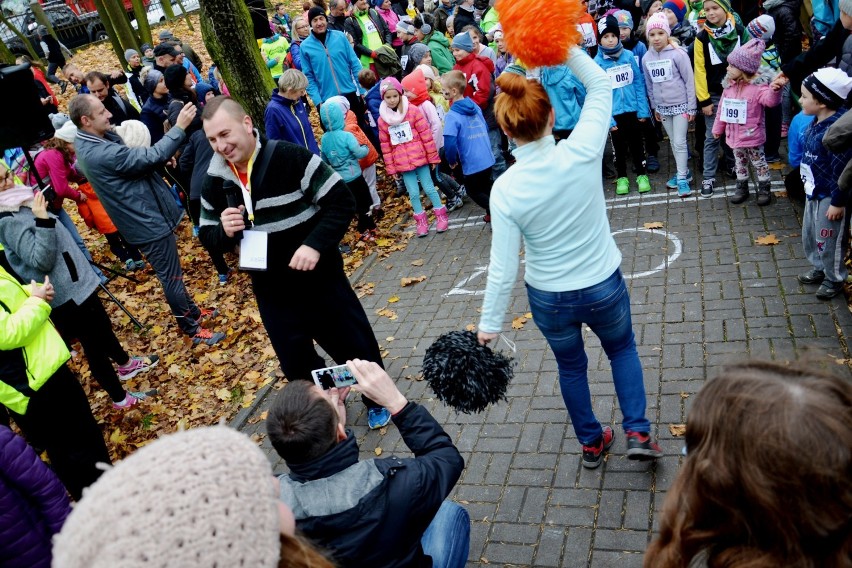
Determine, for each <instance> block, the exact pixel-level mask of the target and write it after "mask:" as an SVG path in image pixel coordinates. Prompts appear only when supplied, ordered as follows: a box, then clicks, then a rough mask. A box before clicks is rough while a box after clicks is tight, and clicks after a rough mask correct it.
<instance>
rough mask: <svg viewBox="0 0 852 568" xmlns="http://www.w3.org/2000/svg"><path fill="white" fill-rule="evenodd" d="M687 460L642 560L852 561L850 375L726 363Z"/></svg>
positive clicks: (703, 405) (692, 427)
mask: <svg viewBox="0 0 852 568" xmlns="http://www.w3.org/2000/svg"><path fill="white" fill-rule="evenodd" d="M686 446H687V450H688V452H689V455H688V456H687V457H686V459H685V461H684V464H683V467H682V468H681V470H680V472H679V474H678V476H677V478H676V479H675V482H674V484H673V485H672V488H671V490H670V492H669V496H668V498H667V499H666V503H665V507H664V510H663V515H662V518H661V522H660V536H659V538H658V539H657V540H655V541H654V542H652V543H651V545H650V546H649V548H648V550H647V552H646V554H645V566H646V567H654V568H673V567H685V566H687V565H688V564H689V563H690V562H691V561H692V560H693V559H694V558H695V557H696V556H701V555H706V563H707V566H709V567H710V568H717V567H726V568H728V567H737V568H745V567H748V568H764V567H765V568H770V567H771V568H776V567H779V566H784V567H797V568H840V567H847V568H848V567H849V566H852V560H850V559H852V482H850V481H852V383H850V382H849V380H848V379H841V378H838V377H833V376H830V375H825V374H821V373H820V372H819V371H817V370H815V369H813V368H809V369H806V368H804V367H801V368H800V367H795V366H782V365H779V364H776V363H765V362H751V363H744V364H740V365H735V366H732V367H729V368H726V369H725V370H724V371H723V372H722V374H721V375H720V376H719V377H718V378H715V379H713V380H711V381H709V382H708V383H707V384H706V385H705V386H704V388H703V389H702V390H701V392H699V393H698V395H697V396H696V397H695V402H694V404H693V406H692V409H691V410H690V413H689V420H688V421H687V426H686Z"/></svg>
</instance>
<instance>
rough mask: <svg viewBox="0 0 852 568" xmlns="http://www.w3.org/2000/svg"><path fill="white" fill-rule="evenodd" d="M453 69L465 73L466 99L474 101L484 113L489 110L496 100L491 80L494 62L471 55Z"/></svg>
mask: <svg viewBox="0 0 852 568" xmlns="http://www.w3.org/2000/svg"><path fill="white" fill-rule="evenodd" d="M453 69H455V70H457V71H461V72H462V73H464V78H465V79H467V86H466V87H465V89H464V96H465V98H469V99H473V102H475V103H476V104H477V105H479V108H481V109H482V110H483V111H484V110H485V109H486V108H488V106H489V104H488V103H489V102H490V101H491V100H492V99H493V98H494V97H493V94H492V93H493V90H492V87H493V85H492V83H493V81H492V79H491V77H492V76H493V74H494V62H493V61H491V60H490V59H488V58H487V57H480V56H478V55H474V54H472V53H470V54H468V56H467V57H465V58H463V59H461V60H460V61H458V62H457V63H456V64H455V66H453Z"/></svg>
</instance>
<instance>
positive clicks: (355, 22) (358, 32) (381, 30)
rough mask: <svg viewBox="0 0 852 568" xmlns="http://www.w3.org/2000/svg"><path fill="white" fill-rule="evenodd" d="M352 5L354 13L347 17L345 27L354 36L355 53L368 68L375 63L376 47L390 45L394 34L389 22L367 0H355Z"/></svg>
mask: <svg viewBox="0 0 852 568" xmlns="http://www.w3.org/2000/svg"><path fill="white" fill-rule="evenodd" d="M352 6H353V8H354V10H352V15H351V16H349V17H348V18H346V22H345V23H344V25H343V27H344V29H345V30H346V31H347V32H348V33H349V35H351V36H352V39H353V40H354V44H353V47H354V48H355V53H356V54H357V55H358V58H359V59H360V60H361V65H362V66H363V67H364V68H365V69H366V68H368V67H370V66H371V65H372V64H373V60H374V59H375V58H376V49H378V48H379V47H381V46H382V45H385V44H387V45H390V44H391V42H392V41H393V36H392V35H391V32H390V30H389V29H388V25H387V22H385V20H384V18H382V17H381V16H379V13H378V12H376V11H375V10H373V9H372V8H370V3H369V2H368V1H367V0H355V2H353V4H352ZM365 32H366V33H365Z"/></svg>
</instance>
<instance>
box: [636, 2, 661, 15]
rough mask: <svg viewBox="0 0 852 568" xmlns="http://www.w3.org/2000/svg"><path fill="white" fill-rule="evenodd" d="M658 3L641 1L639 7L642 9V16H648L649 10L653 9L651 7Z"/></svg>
mask: <svg viewBox="0 0 852 568" xmlns="http://www.w3.org/2000/svg"><path fill="white" fill-rule="evenodd" d="M656 1H657V0H641V2H639V6H640V7H641V8H642V14H644V15H646V16H647V15H648V10H650V9H651V6H653V5H654V2H656Z"/></svg>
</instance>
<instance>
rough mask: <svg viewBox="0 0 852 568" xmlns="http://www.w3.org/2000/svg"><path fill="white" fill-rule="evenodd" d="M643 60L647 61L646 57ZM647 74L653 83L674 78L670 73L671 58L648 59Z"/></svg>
mask: <svg viewBox="0 0 852 568" xmlns="http://www.w3.org/2000/svg"><path fill="white" fill-rule="evenodd" d="M645 61H648V60H647V59H646V60H645ZM648 75H650V76H651V82H653V83H665V82H667V81H671V80H672V79H674V73H672V60H671V59H658V60H657V61H648Z"/></svg>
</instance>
